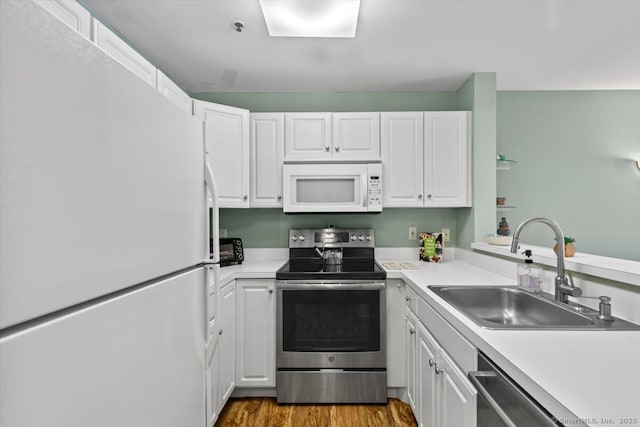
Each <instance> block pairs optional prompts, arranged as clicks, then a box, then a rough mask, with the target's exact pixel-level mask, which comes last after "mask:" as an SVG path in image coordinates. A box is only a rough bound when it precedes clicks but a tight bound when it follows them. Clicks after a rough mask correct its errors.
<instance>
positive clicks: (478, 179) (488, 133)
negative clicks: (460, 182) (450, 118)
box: [456, 73, 496, 249]
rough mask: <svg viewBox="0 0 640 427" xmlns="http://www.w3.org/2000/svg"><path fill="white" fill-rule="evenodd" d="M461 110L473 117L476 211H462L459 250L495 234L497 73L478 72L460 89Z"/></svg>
mask: <svg viewBox="0 0 640 427" xmlns="http://www.w3.org/2000/svg"><path fill="white" fill-rule="evenodd" d="M457 93H458V107H459V108H458V109H460V110H470V111H472V112H473V117H472V157H471V158H472V188H473V191H472V194H473V201H472V208H471V209H458V210H457V211H456V223H457V227H458V240H457V244H458V247H461V248H467V249H468V248H469V247H470V245H471V242H476V241H482V240H483V238H484V236H485V235H486V234H489V233H493V232H495V230H494V229H495V225H496V224H495V218H494V217H495V215H494V214H495V197H496V196H495V195H496V170H495V156H496V74H495V73H475V74H473V75H472V76H471V77H470V78H469V79H468V80H467V81H466V82H465V83H464V84H463V85H462V86H461V87H460V89H458V92H457Z"/></svg>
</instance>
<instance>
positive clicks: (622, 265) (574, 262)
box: [471, 242, 640, 287]
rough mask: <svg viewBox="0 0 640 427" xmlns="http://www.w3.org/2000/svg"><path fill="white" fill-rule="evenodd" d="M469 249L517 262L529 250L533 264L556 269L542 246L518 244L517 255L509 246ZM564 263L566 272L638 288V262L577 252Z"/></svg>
mask: <svg viewBox="0 0 640 427" xmlns="http://www.w3.org/2000/svg"><path fill="white" fill-rule="evenodd" d="M471 249H474V250H476V251H481V252H487V253H491V254H495V255H500V256H503V257H506V258H511V259H513V260H519V261H521V260H523V259H524V256H523V255H521V254H520V253H521V252H522V251H524V250H525V249H531V251H532V252H533V261H534V262H536V263H538V264H542V265H547V266H550V267H556V260H557V258H556V254H555V253H554V252H553V250H552V249H550V248H545V247H542V246H533V245H526V244H520V250H519V252H520V253H517V254H512V253H511V252H509V249H510V247H509V246H495V245H490V244H488V243H485V242H474V243H471ZM564 262H565V269H566V270H567V271H573V272H576V273H583V274H588V275H590V276H596V277H602V278H605V279H610V280H615V281H616V282H622V283H628V284H630V285H634V286H638V287H640V262H638V261H631V260H626V259H620V258H609V257H603V256H599V255H590V254H585V253H581V252H578V253H576V254H575V255H574V256H572V257H570V258H565V261H564Z"/></svg>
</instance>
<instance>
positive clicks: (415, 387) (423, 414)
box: [405, 292, 477, 427]
mask: <svg viewBox="0 0 640 427" xmlns="http://www.w3.org/2000/svg"><path fill="white" fill-rule="evenodd" d="M407 295H408V297H407V305H406V331H405V337H406V339H407V341H406V348H405V350H406V375H407V378H406V381H407V400H408V402H409V404H410V405H411V407H412V408H413V411H414V415H415V417H416V420H417V422H418V426H420V427H451V426H456V427H476V396H477V391H476V390H475V388H474V387H473V385H472V384H471V382H470V381H469V380H468V379H467V377H466V374H465V373H464V372H463V371H462V370H461V369H460V368H459V367H458V365H456V363H455V362H454V361H453V359H452V358H451V356H450V355H449V353H448V352H447V349H446V347H445V346H444V344H443V343H441V342H438V341H437V340H436V339H435V338H434V336H433V335H432V334H431V333H430V332H429V329H428V326H429V325H425V324H424V323H423V322H424V321H425V320H424V319H422V318H419V317H418V316H417V315H416V314H415V313H414V312H413V311H412V310H411V309H410V303H411V302H412V299H411V297H410V296H409V292H408V293H407ZM414 297H415V296H414ZM421 303H424V302H423V301H422V300H420V301H418V304H421ZM447 327H450V326H447ZM472 351H474V352H475V349H473V350H472ZM465 359H466V358H465Z"/></svg>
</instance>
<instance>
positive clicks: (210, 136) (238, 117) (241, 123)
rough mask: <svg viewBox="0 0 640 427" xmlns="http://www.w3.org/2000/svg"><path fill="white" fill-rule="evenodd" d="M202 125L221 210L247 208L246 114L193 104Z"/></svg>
mask: <svg viewBox="0 0 640 427" xmlns="http://www.w3.org/2000/svg"><path fill="white" fill-rule="evenodd" d="M193 114H194V115H195V116H196V117H198V118H199V119H200V120H202V121H204V123H205V136H204V137H205V143H206V149H207V152H208V153H209V161H210V163H211V168H212V169H213V175H214V178H215V180H216V185H217V190H218V203H219V206H220V207H221V208H248V207H249V139H250V138H249V110H244V109H242V108H235V107H229V106H227V105H221V104H214V103H212V102H206V101H198V100H194V101H193Z"/></svg>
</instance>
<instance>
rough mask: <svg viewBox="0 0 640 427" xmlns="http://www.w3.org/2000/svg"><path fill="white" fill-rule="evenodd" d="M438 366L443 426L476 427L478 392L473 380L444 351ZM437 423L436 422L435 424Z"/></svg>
mask: <svg viewBox="0 0 640 427" xmlns="http://www.w3.org/2000/svg"><path fill="white" fill-rule="evenodd" d="M438 367H440V368H441V369H442V371H441V373H440V374H439V375H440V376H441V377H442V378H440V379H439V380H440V381H442V383H441V385H440V404H439V405H440V420H439V423H438V424H437V425H439V426H441V427H448V426H460V427H476V398H477V395H478V392H477V391H476V389H475V388H474V387H473V385H472V384H471V382H470V381H469V380H468V379H467V377H466V376H465V375H464V373H462V371H461V370H460V369H458V367H457V366H456V365H455V364H454V363H453V361H452V360H451V358H450V357H449V356H448V355H447V354H446V353H445V352H444V351H441V352H440V358H439V360H438ZM434 425H436V424H434Z"/></svg>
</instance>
